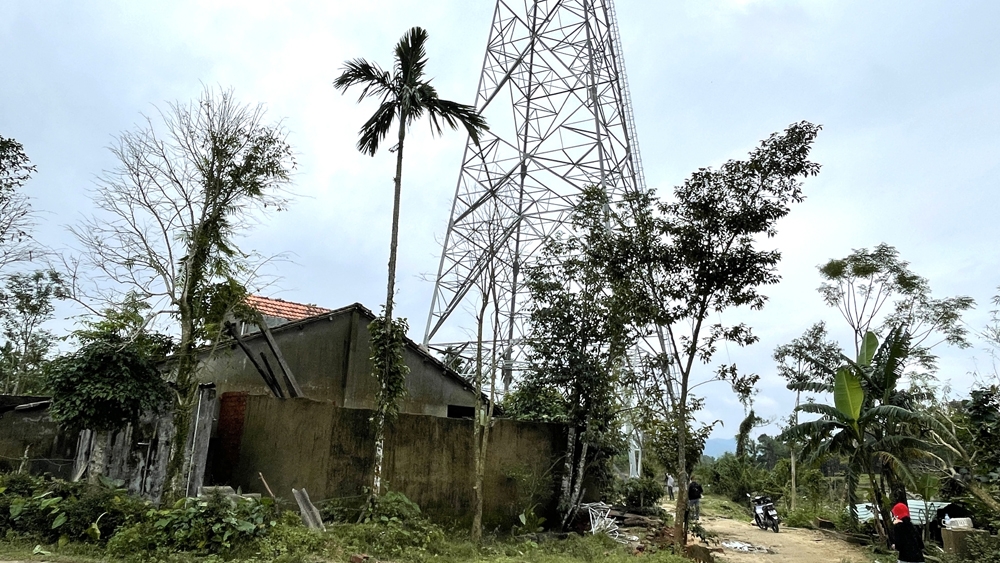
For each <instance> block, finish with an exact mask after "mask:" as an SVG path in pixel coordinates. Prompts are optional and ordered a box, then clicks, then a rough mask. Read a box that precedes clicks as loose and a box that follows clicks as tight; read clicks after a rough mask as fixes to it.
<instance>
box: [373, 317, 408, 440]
mask: <svg viewBox="0 0 1000 563" xmlns="http://www.w3.org/2000/svg"><path fill="white" fill-rule="evenodd" d="M388 326H389V325H388V324H387V323H386V318H385V316H384V315H383V316H380V317H378V318H376V319H375V320H374V321H372V322H371V323H370V324H369V325H368V334H369V342H370V345H371V362H372V375H373V376H374V377H375V379H376V380H377V381H378V382H379V387H378V390H377V391H376V392H375V405H376V406H375V411H376V413H377V414H376V417H377V418H376V422H375V423H376V425H377V428H378V429H379V435H380V436H381V435H382V434H381V426H382V425H383V424H385V423H387V422H392V421H393V420H395V419H396V416H398V415H399V399H401V398H402V397H403V396H404V395H405V394H406V376H407V375H408V374H409V373H410V367H409V366H407V365H406V361H405V360H404V359H403V347H404V346H405V341H406V331H407V330H409V326H408V325H407V323H406V319H399V318H397V319H392V324H391V328H387V327H388Z"/></svg>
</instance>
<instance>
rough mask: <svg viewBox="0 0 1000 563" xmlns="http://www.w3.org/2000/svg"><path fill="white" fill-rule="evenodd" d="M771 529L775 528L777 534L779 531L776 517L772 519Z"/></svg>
mask: <svg viewBox="0 0 1000 563" xmlns="http://www.w3.org/2000/svg"><path fill="white" fill-rule="evenodd" d="M771 529H772V530H774V533H776V534H777V533H778V521H777V520H775V519H772V520H771Z"/></svg>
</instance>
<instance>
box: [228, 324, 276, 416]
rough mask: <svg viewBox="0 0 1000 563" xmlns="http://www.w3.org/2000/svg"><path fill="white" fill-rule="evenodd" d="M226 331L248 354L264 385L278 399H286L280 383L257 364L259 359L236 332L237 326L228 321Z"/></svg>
mask: <svg viewBox="0 0 1000 563" xmlns="http://www.w3.org/2000/svg"><path fill="white" fill-rule="evenodd" d="M226 331H227V332H228V333H229V336H231V337H232V338H233V340H235V341H236V343H237V344H239V346H240V348H241V349H242V350H243V353H244V354H246V356H247V359H249V360H250V363H251V364H253V367H254V368H256V369H257V373H259V374H260V376H261V378H262V379H263V380H264V383H266V384H267V386H268V387H269V388H270V389H271V393H274V396H275V397H278V398H279V399H284V398H285V394H284V393H283V392H282V391H281V386H279V385H278V381H277V380H275V379H272V378H271V377H270V376H268V374H267V372H266V371H264V368H262V367H261V366H260V364H259V363H257V359H256V358H254V357H253V352H252V351H251V350H250V347H249V346H247V344H246V342H243V339H242V338H240V335H239V333H238V332H236V325H234V324H233V323H231V322H228V321H227V322H226Z"/></svg>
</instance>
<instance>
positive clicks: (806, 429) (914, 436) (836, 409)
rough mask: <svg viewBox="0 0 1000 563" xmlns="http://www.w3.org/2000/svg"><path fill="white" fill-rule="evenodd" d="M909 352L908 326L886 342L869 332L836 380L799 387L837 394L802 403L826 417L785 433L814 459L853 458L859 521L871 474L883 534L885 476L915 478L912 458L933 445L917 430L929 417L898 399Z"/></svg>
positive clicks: (850, 485)
mask: <svg viewBox="0 0 1000 563" xmlns="http://www.w3.org/2000/svg"><path fill="white" fill-rule="evenodd" d="M908 352H909V337H908V336H907V334H906V332H905V331H904V330H902V329H896V330H893V331H891V332H890V334H889V336H888V337H887V339H886V341H885V342H884V343H882V345H881V346H879V342H878V338H877V337H876V336H875V334H874V333H872V332H868V333H867V334H866V335H865V338H864V339H863V340H862V343H861V346H860V347H859V352H858V357H857V359H856V360H851V359H849V358H847V357H844V360H845V364H844V365H842V366H840V367H839V368H837V369H836V371H835V372H833V375H834V377H833V384H832V385H831V384H828V383H816V382H812V383H803V384H801V385H798V386H797V387H801V388H802V390H804V391H812V392H823V391H826V392H830V393H832V394H833V405H825V404H820V403H807V404H804V405H800V406H799V407H798V409H799V411H801V412H806V413H813V414H818V415H820V418H819V419H817V420H812V421H808V422H803V423H800V424H797V425H795V426H793V427H792V428H789V429H788V430H787V431H786V432H785V433H784V437H785V438H786V439H794V440H801V441H803V443H804V444H805V447H804V452H805V453H806V455H807V459H808V460H809V461H816V460H819V459H821V458H824V457H827V456H833V455H836V456H843V457H845V458H847V460H848V464H847V467H848V469H847V493H848V505H849V506H848V509H849V511H850V515H851V519H852V520H853V521H854V522H855V523H856V522H857V519H858V514H857V508H856V505H857V503H858V494H857V489H858V480H859V476H860V475H862V474H864V475H867V476H868V478H869V481H870V482H871V486H872V499H871V500H872V501H873V504H874V506H875V511H874V514H875V516H876V526H875V528H876V530H877V531H878V533H879V536H880V537H883V538H884V537H885V535H886V523H887V522H888V521H889V514H888V504H889V503H888V502H887V499H888V495H887V494H886V486H885V481H884V479H882V478H881V477H882V475H884V474H887V473H890V474H892V475H893V477H894V478H895V479H897V480H900V481H909V482H912V481H913V476H912V474H911V473H910V470H909V463H908V462H909V460H911V459H912V458H913V457H916V456H917V455H921V454H920V452H926V451H930V450H931V449H933V448H932V445H931V444H930V443H928V442H926V441H925V440H923V439H922V438H920V437H919V434H918V433H917V432H916V429H918V428H921V427H923V426H925V425H926V422H927V421H926V420H925V418H926V417H925V416H924V415H923V414H921V413H920V412H918V411H916V410H913V409H912V408H907V405H905V404H897V403H900V402H901V401H900V400H899V391H898V389H897V386H898V382H899V379H900V377H901V375H902V373H903V367H904V365H905V360H906V357H907V354H908ZM827 369H828V370H829V368H827ZM830 371H832V370H830ZM877 469H878V470H879V471H876V470H877Z"/></svg>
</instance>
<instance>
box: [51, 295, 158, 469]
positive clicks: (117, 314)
mask: <svg viewBox="0 0 1000 563" xmlns="http://www.w3.org/2000/svg"><path fill="white" fill-rule="evenodd" d="M146 308H148V306H147V305H146V304H145V303H142V302H139V301H137V300H136V299H135V298H134V296H129V297H128V299H127V300H126V302H125V303H124V304H123V305H122V306H121V308H119V309H113V310H108V311H105V316H104V318H103V319H100V320H98V321H90V322H86V323H84V327H83V328H82V329H80V330H78V331H76V332H75V333H74V336H75V337H76V338H77V340H78V341H79V344H80V347H79V348H78V349H77V350H76V351H75V352H72V353H70V354H64V355H62V356H59V357H57V358H55V359H54V360H52V362H50V363H49V364H48V365H47V366H46V387H47V389H48V390H49V392H50V393H51V395H52V405H51V406H50V408H49V412H50V413H51V415H52V418H53V420H55V421H56V422H58V423H59V424H60V425H62V426H63V427H64V428H67V429H69V430H73V431H79V430H84V429H87V430H91V431H93V432H94V433H95V439H94V448H93V451H92V453H91V458H90V462H89V464H88V473H89V475H88V478H89V479H90V481H91V482H93V483H97V482H99V475H100V474H101V473H102V472H103V470H104V463H105V461H104V454H105V447H106V444H107V441H108V435H109V433H111V432H115V431H118V430H121V429H122V428H124V427H125V426H127V425H128V424H135V423H136V422H138V420H139V418H140V417H141V416H142V415H143V414H146V413H156V412H159V411H161V409H163V408H164V407H165V406H167V405H168V404H169V403H170V399H171V396H172V395H173V393H172V392H171V391H170V388H169V387H168V386H167V383H166V381H164V380H163V378H162V377H161V374H160V370H159V368H158V365H159V364H160V362H162V361H163V360H164V358H166V356H167V354H169V353H170V352H171V351H172V350H173V349H174V341H173V339H172V338H170V337H169V336H165V335H162V334H157V333H150V332H147V331H145V330H143V325H144V323H145V320H144V318H143V316H142V315H141V312H142V311H143V310H144V309H146Z"/></svg>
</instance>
